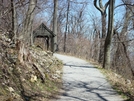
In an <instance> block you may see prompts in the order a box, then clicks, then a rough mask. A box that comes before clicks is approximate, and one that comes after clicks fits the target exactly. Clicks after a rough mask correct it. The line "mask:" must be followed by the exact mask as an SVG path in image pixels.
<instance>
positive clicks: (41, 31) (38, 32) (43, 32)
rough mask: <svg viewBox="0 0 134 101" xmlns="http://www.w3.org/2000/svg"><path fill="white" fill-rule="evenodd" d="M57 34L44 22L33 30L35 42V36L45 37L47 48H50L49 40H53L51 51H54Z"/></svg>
mask: <svg viewBox="0 0 134 101" xmlns="http://www.w3.org/2000/svg"><path fill="white" fill-rule="evenodd" d="M55 36H56V35H55V34H54V33H53V31H51V30H50V29H49V28H47V26H46V25H45V24H44V23H42V24H41V25H40V26H39V27H37V28H36V29H35V30H34V31H33V43H34V42H35V38H44V39H45V42H44V44H46V45H47V50H48V49H49V42H51V51H52V52H53V51H54V37H55ZM49 39H50V40H49Z"/></svg>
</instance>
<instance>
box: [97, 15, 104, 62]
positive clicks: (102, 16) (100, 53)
mask: <svg viewBox="0 0 134 101" xmlns="http://www.w3.org/2000/svg"><path fill="white" fill-rule="evenodd" d="M101 22H102V35H101V36H100V52H99V60H98V62H99V63H103V60H104V43H105V42H104V40H105V36H106V13H101Z"/></svg>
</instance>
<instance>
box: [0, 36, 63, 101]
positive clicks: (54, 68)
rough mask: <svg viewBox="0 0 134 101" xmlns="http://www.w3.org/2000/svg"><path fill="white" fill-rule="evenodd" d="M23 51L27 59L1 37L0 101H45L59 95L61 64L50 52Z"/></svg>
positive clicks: (39, 50)
mask: <svg viewBox="0 0 134 101" xmlns="http://www.w3.org/2000/svg"><path fill="white" fill-rule="evenodd" d="M24 49H25V50H23V51H24V53H26V56H25V55H21V54H20V51H22V50H19V49H18V48H17V47H16V46H15V45H13V44H11V42H10V39H8V38H6V36H4V35H2V36H1V37H0V64H1V65H0V101H46V100H47V101H48V100H49V99H50V98H53V95H55V93H56V94H57V92H58V89H59V87H60V85H61V69H62V68H61V67H62V63H61V62H60V61H59V60H58V59H56V58H54V57H53V56H52V53H51V52H45V51H42V50H41V49H40V48H37V47H24ZM20 57H21V58H23V61H22V59H19V58H20Z"/></svg>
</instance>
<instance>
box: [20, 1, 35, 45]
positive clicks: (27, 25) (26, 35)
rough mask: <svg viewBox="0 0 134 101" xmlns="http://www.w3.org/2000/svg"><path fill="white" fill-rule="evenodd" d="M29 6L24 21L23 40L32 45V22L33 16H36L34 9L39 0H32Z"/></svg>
mask: <svg viewBox="0 0 134 101" xmlns="http://www.w3.org/2000/svg"><path fill="white" fill-rule="evenodd" d="M29 2H30V3H29V6H28V10H27V14H26V18H25V21H24V29H23V35H22V38H23V39H22V40H23V42H24V43H25V44H27V45H30V40H31V36H32V35H31V34H32V24H33V18H34V10H35V7H36V4H37V0H30V1H29Z"/></svg>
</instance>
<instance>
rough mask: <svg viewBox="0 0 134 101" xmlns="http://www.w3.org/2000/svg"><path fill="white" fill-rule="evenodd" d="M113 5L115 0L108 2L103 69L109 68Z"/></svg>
mask: <svg viewBox="0 0 134 101" xmlns="http://www.w3.org/2000/svg"><path fill="white" fill-rule="evenodd" d="M114 4H115V0H110V1H109V14H108V32H107V36H106V40H105V47H104V62H103V68H107V69H109V68H110V62H111V61H110V58H111V57H110V52H111V50H110V48H111V41H112V36H113V23H114V19H113V18H114Z"/></svg>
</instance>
